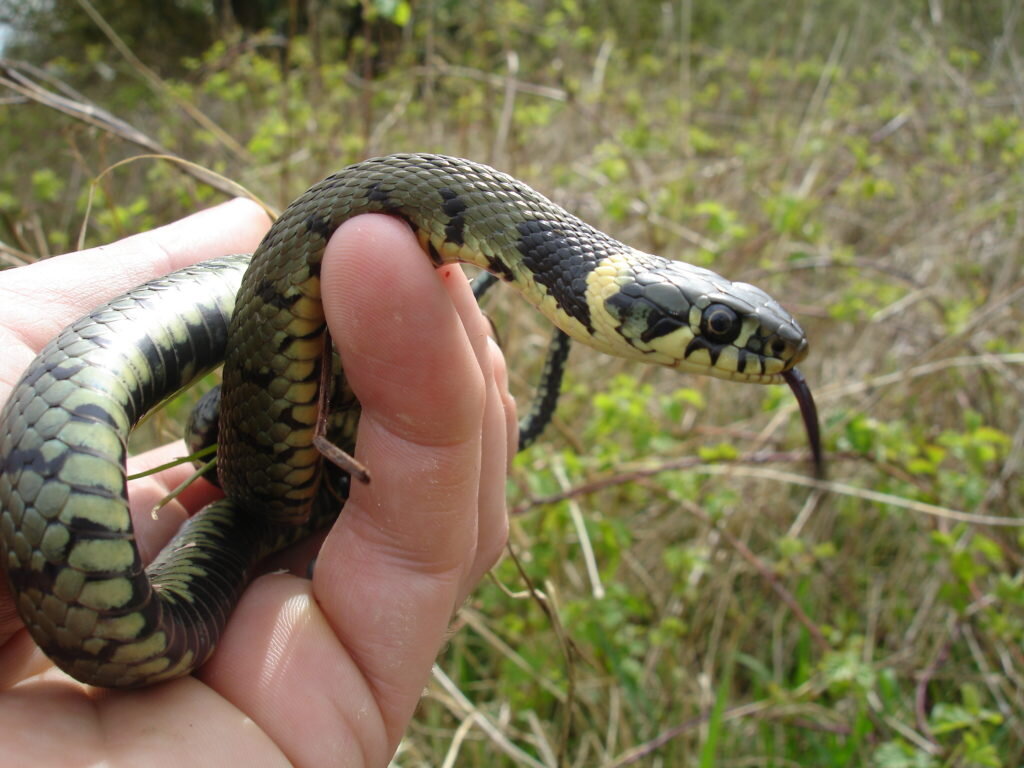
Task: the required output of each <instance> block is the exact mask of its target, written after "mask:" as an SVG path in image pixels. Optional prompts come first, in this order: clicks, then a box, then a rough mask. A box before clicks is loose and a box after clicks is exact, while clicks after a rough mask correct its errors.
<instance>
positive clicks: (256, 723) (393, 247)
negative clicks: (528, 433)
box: [0, 200, 516, 767]
mask: <svg viewBox="0 0 1024 768" xmlns="http://www.w3.org/2000/svg"><path fill="white" fill-rule="evenodd" d="M268 226H269V221H268V219H267V218H266V216H265V214H263V212H262V210H261V209H259V208H258V207H257V206H256V205H254V204H253V203H250V202H248V201H244V200H235V201H232V202H229V203H225V204H224V205H221V206H218V207H216V208H213V209H210V210H207V211H203V212H201V213H198V214H195V215H193V216H190V217H188V218H186V219H183V220H181V221H179V222H176V223H174V224H171V225H168V226H166V227H162V228H160V229H156V230H153V231H151V232H146V233H143V234H140V235H136V236H134V237H130V238H128V239H126V240H122V241H120V242H118V243H114V244H112V245H109V246H104V247H101V248H95V249H92V250H88V251H83V252H80V253H76V254H69V255H65V256H60V257H56V258H54V259H50V260H47V261H43V262H40V263H38V264H33V265H31V266H29V267H22V268H18V269H15V270H10V271H7V272H5V273H3V274H2V275H0V349H3V350H4V354H3V357H2V360H0V401H3V400H6V399H7V397H8V396H9V395H10V392H11V389H12V387H13V385H14V383H15V382H16V381H17V379H18V377H19V376H20V374H21V372H22V371H23V370H24V369H25V367H26V366H27V365H28V364H29V362H30V361H31V360H32V358H33V357H34V356H35V354H36V352H37V351H38V350H39V349H40V348H41V347H42V346H43V345H44V344H45V343H46V342H47V341H49V339H50V338H52V337H53V336H55V335H56V334H57V333H58V332H59V331H60V330H61V328H62V327H63V326H64V325H66V324H68V323H69V322H71V321H72V320H74V319H75V318H77V317H78V316H80V315H82V314H83V313H85V312H87V311H88V310H90V309H91V308H93V307H94V306H96V305H97V304H99V303H101V302H103V301H106V300H107V299H109V298H112V297H113V296H115V295H117V294H119V293H121V292H123V291H125V290H127V289H129V288H131V287H133V286H134V285H137V284H139V283H142V282H144V281H145V280H148V279H150V278H152V277H155V276H158V275H161V274H165V273H167V272H170V271H172V270H174V269H177V268H179V267H182V266H185V265H187V264H191V263H194V262H197V261H201V260H203V259H207V258H212V257H214V256H219V255H223V254H226V253H238V252H248V251H251V250H253V249H254V248H255V247H256V245H257V243H258V242H259V240H260V238H261V237H262V235H263V233H264V232H265V231H266V229H267V227H268ZM321 287H322V294H323V299H324V306H325V310H326V312H327V320H328V324H329V326H330V329H331V334H332V337H333V339H334V342H335V344H336V346H337V347H338V349H339V351H340V353H341V355H342V359H343V361H344V364H345V370H346V372H347V373H348V376H349V379H350V381H351V384H352V388H353V389H354V391H355V392H356V394H357V395H358V397H359V399H360V401H361V402H362V405H363V416H362V420H361V422H360V427H359V435H358V442H357V449H356V457H357V458H358V459H359V460H360V461H362V462H363V463H364V464H365V465H366V466H368V467H370V468H371V471H372V473H373V482H372V483H371V484H369V485H359V484H354V486H353V489H352V494H351V498H350V499H349V501H348V504H347V505H346V506H345V511H344V514H343V515H342V517H341V519H340V520H339V522H338V523H336V524H335V526H334V527H333V529H332V530H331V531H330V532H329V533H328V534H327V535H326V538H325V539H324V540H323V544H322V547H321V549H320V550H319V557H318V560H317V566H316V572H315V576H314V578H313V580H312V581H309V580H306V579H303V578H300V577H298V576H295V575H292V574H290V573H283V572H280V571H278V572H275V573H271V574H267V575H264V576H262V577H260V578H258V579H257V580H256V581H255V582H254V583H253V584H252V585H251V586H250V587H249V588H248V589H247V590H246V592H245V594H244V596H243V598H242V600H241V602H240V604H239V606H238V608H237V609H236V610H235V613H234V614H233V615H232V617H231V620H230V622H229V624H228V627H227V630H226V632H225V634H224V636H223V638H222V639H221V642H220V646H219V648H218V651H217V653H216V654H215V655H214V656H213V658H212V659H211V660H210V662H209V663H207V664H206V665H205V666H204V667H203V668H202V670H200V671H199V672H198V673H197V674H196V675H195V676H191V677H186V678H183V679H180V680H175V681H173V682H170V683H165V684H162V685H159V686H155V687H152V688H147V689H143V690H138V691H107V690H101V689H96V688H90V687H88V686H84V685H82V684H80V683H78V682H76V681H74V680H72V679H70V678H68V677H67V676H66V675H64V674H63V673H62V672H60V671H59V670H57V669H55V668H54V667H53V666H52V665H50V664H49V662H48V660H47V659H46V657H45V656H43V655H42V654H41V653H40V652H39V651H38V650H37V649H36V648H35V646H34V645H33V643H32V641H31V639H30V638H29V637H28V633H27V632H25V631H24V629H23V627H22V626H21V623H20V620H19V619H18V617H17V614H16V613H15V611H14V605H13V602H12V598H11V595H10V593H9V591H8V588H7V585H6V583H5V582H4V580H3V579H0V732H3V733H4V734H5V735H4V737H3V739H0V765H57V764H60V765H93V764H97V763H100V762H101V761H103V762H104V763H105V764H107V765H111V766H117V765H148V766H160V765H164V764H167V765H174V766H180V765H188V764H203V765H206V764H216V765H228V764H231V765H247V766H250V767H252V766H264V765H268V766H269V765H282V766H283V765H298V766H323V765H338V766H384V765H387V763H388V761H389V759H390V758H391V756H392V755H393V754H394V751H395V749H396V748H397V746H398V743H399V740H400V739H401V737H402V734H403V733H404V731H405V729H406V727H407V726H408V724H409V721H410V720H411V718H412V715H413V712H414V710H415V708H416V705H417V702H418V701H419V699H420V697H421V695H422V692H423V688H424V686H425V685H426V684H427V682H428V679H429V677H430V669H431V665H432V664H433V661H434V659H435V657H436V655H437V653H438V651H439V650H440V648H441V647H442V645H443V644H444V642H445V640H446V637H447V632H448V625H449V622H450V620H451V617H452V615H453V613H454V611H455V610H456V609H457V607H458V606H459V605H460V604H461V603H462V602H463V601H464V600H465V599H466V597H467V595H468V594H469V593H470V591H471V590H472V589H473V588H474V586H475V585H476V584H477V582H478V581H479V580H480V579H481V578H482V576H483V575H484V573H486V572H487V570H489V569H490V567H491V566H492V565H493V564H494V563H495V561H496V560H497V559H498V557H499V555H500V554H501V551H502V548H503V546H504V544H505V540H506V537H507V531H508V519H507V514H506V509H505V475H506V472H507V466H508V461H509V459H510V457H511V456H512V455H513V454H514V445H515V440H516V426H515V406H514V404H513V402H512V399H511V397H510V395H509V394H508V388H507V382H506V376H505V363H504V360H503V358H502V356H501V353H500V351H499V350H498V348H497V346H496V345H495V344H494V342H493V341H492V340H491V338H490V337H489V335H488V334H489V328H488V324H487V322H486V320H485V319H484V318H483V316H482V315H481V314H480V311H479V310H478V309H477V306H476V303H475V301H474V300H473V297H472V294H471V292H470V291H469V288H468V284H467V282H466V280H465V278H464V277H463V276H462V273H461V270H459V269H458V268H453V267H446V268H442V269H440V270H437V271H435V270H434V269H433V268H432V267H431V266H430V264H429V262H428V260H427V259H426V258H424V256H423V253H422V251H421V250H420V248H419V246H418V245H417V243H416V240H415V238H414V236H413V235H412V233H411V232H410V231H409V229H408V227H407V226H406V225H405V224H404V223H403V222H401V221H398V220H396V219H393V218H390V217H386V216H380V215H368V216H360V217H358V218H356V219H353V220H351V221H350V222H347V223H346V224H345V225H344V226H342V227H341V228H340V229H339V230H338V232H337V233H336V234H335V236H334V237H333V238H332V239H331V242H330V244H329V245H328V249H327V253H326V256H325V259H324V264H323V271H322V286H321ZM182 453H183V450H182V447H181V446H180V444H174V445H170V446H165V447H163V448H160V449H156V450H155V451H152V452H150V453H148V454H146V455H144V456H140V457H136V459H135V460H133V463H132V464H131V465H130V467H129V471H130V472H134V471H138V470H139V469H141V468H144V467H148V466H155V465H158V464H160V463H162V462H164V461H166V460H168V459H169V458H172V457H176V456H180V455H182ZM187 474H188V470H187V469H180V468H179V469H177V470H170V471H167V472H164V473H162V474H160V475H157V476H154V477H150V478H145V479H143V480H139V481H135V482H133V483H132V487H131V499H132V505H133V510H132V511H133V518H134V523H135V526H136V534H137V537H138V540H139V546H140V549H141V551H142V553H143V557H144V558H145V559H147V560H148V559H150V558H152V556H153V555H154V554H155V553H156V552H157V551H159V549H160V547H162V546H163V544H164V543H165V542H166V541H167V539H168V538H169V537H170V536H171V535H172V534H173V532H174V531H175V530H176V528H177V527H178V525H179V524H180V522H181V520H182V519H183V517H184V516H185V515H186V514H188V513H189V512H194V511H196V510H198V509H199V508H200V507H201V506H202V504H204V503H205V502H206V501H208V500H210V499H211V498H212V497H213V495H214V493H215V491H214V490H212V489H211V487H210V486H207V485H205V484H201V485H200V484H197V485H195V486H193V487H192V488H190V489H189V491H188V492H187V493H186V494H185V495H184V496H183V497H181V498H179V501H178V503H177V504H176V505H172V506H173V508H165V509H164V510H163V511H162V512H161V514H160V518H159V520H157V521H154V520H152V519H151V517H150V515H149V512H148V510H149V509H151V508H152V505H153V504H154V503H155V502H156V500H157V499H159V498H160V497H162V496H163V495H164V494H165V493H166V492H167V490H168V489H169V488H171V487H174V486H175V485H177V483H178V482H180V480H181V479H182V478H183V477H184V476H185V475H187ZM136 512H138V514H136ZM316 544H319V542H315V543H314V549H313V551H314V552H315V546H316ZM309 553H310V547H309V546H307V547H306V551H305V552H304V553H298V554H296V555H295V556H293V557H292V558H291V559H290V560H287V559H286V560H285V561H283V562H285V563H286V564H288V563H293V564H295V565H296V567H297V571H298V572H300V573H301V572H302V570H301V569H302V568H303V567H304V564H305V562H306V561H307V560H308V555H309Z"/></svg>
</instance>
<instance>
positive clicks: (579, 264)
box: [0, 154, 807, 687]
mask: <svg viewBox="0 0 1024 768" xmlns="http://www.w3.org/2000/svg"><path fill="white" fill-rule="evenodd" d="M364 212H384V213H389V214H393V215H395V216H399V217H401V218H403V219H404V220H405V221H407V222H408V223H409V225H410V226H411V227H412V229H413V230H414V232H415V233H416V236H417V237H418V239H419V241H420V243H421V245H422V247H423V250H424V252H425V253H426V255H427V256H428V257H429V258H430V260H431V261H432V262H433V263H434V264H436V265H441V264H445V263H450V262H468V263H471V264H475V265H476V266H479V267H482V268H484V269H486V270H488V271H490V272H491V273H493V274H495V275H497V276H498V277H499V278H500V279H502V280H503V281H505V282H508V283H510V284H513V285H514V286H515V287H517V288H518V289H519V291H520V292H521V293H522V294H523V295H524V296H525V297H526V298H527V299H528V300H529V301H530V302H531V303H532V304H534V305H535V306H536V307H537V308H538V309H539V310H540V311H541V312H542V313H543V314H545V315H546V316H547V317H548V318H549V319H550V320H551V321H552V322H553V323H554V324H555V325H556V326H557V327H558V328H561V329H562V330H563V331H565V332H566V333H567V334H569V336H571V337H572V338H574V339H576V340H578V341H581V342H582V343H584V344H587V345H589V346H591V347H594V348H596V349H598V350H600V351H603V352H607V353H610V354H614V355H619V356H622V357H627V358H633V359H637V360H641V361H644V362H652V363H656V364H660V365H665V366H669V367H672V368H676V369H678V370H680V371H684V372H696V373H704V374H708V375H711V376H716V377H719V378H724V379H730V380H734V381H749V382H757V383H775V382H780V381H782V380H786V381H788V382H789V383H790V385H791V386H793V387H794V390H795V391H796V390H797V387H796V386H795V385H794V381H795V380H796V379H795V378H794V377H796V376H797V374H796V371H795V369H794V368H793V366H794V365H795V364H796V363H797V362H798V361H799V360H801V359H802V358H803V357H805V355H806V353H807V341H806V338H805V336H804V333H803V331H802V330H801V329H800V327H799V325H798V324H797V323H796V321H795V320H794V319H793V318H792V317H791V316H790V315H789V314H788V313H786V312H785V311H784V310H783V309H782V308H781V307H780V306H779V305H778V303H776V302H775V301H774V300H773V299H771V298H770V297H769V296H768V295H767V294H765V293H764V292H763V291H761V290H760V289H758V288H755V287H754V286H750V285H746V284H743V283H733V282H730V281H728V280H726V279H725V278H722V277H721V276H719V275H717V274H715V273H713V272H710V271H708V270H706V269H702V268H699V267H695V266H691V265H688V264H685V263H682V262H678V261H669V260H666V259H663V258H660V257H657V256H652V255H650V254H646V253H642V252H640V251H637V250H635V249H633V248H630V247H628V246H625V245H623V244H621V243H619V242H618V241H616V240H614V239H612V238H611V237H609V236H607V235H605V234H604V233H602V232H599V231H598V230H596V229H594V228H592V227H590V226H589V225H587V224H585V223H584V222H582V221H580V220H579V219H577V218H576V217H574V216H572V215H570V214H569V213H567V212H565V211H564V210H563V209H561V208H560V207H558V206H556V205H554V204H553V203H551V202H550V201H548V200H547V199H546V198H544V197H543V196H542V195H540V194H538V193H537V192H535V191H533V190H532V189H530V188H529V187H528V186H526V185H525V184H523V183H521V182H519V181H517V180H515V179H513V178H511V177H509V176H507V175H505V174H503V173H500V172H498V171H495V170H493V169H491V168H489V167H487V166H484V165H480V164H477V163H473V162H470V161H467V160H462V159H458V158H450V157H443V156H438V155H425V154H413V155H390V156H387V157H382V158H376V159H373V160H367V161H364V162H361V163H357V164H354V165H351V166H349V167H347V168H345V169H343V170H342V171H340V172H338V173H336V174H334V175H333V176H330V177H328V178H326V179H324V180H323V181H321V182H320V183H319V184H316V185H315V186H313V187H312V188H310V189H309V190H308V191H307V192H306V193H304V194H303V195H302V196H301V197H299V198H298V199H297V200H296V201H295V202H294V203H292V204H291V205H290V206H289V207H288V209H287V210H286V211H285V212H284V214H283V215H282V216H281V217H280V218H279V219H278V220H277V222H275V224H274V225H273V227H272V228H271V230H270V232H269V233H268V234H267V236H266V237H265V239H264V240H263V242H262V243H261V244H260V246H259V248H258V249H257V251H256V253H255V254H254V255H253V257H252V262H251V264H249V265H248V266H246V264H247V257H226V258H223V259H218V260H215V261H212V262H207V263H205V264H202V265H198V266H196V267H191V268H187V269H184V270H181V271H179V272H176V273H174V274H172V275H170V276H168V277H165V278H161V279H159V280H155V281H152V282H150V283H148V284H146V285H145V286H142V287H140V288H138V289H135V290H134V291H131V292H129V293H127V294H125V295H124V296H122V297H120V298H118V299H115V300H114V301H112V302H110V303H108V304H106V305H104V306H103V307H101V308H99V309H97V310H96V311H94V312H92V313H91V314H90V315H88V316H87V317H85V318H83V319H82V320H80V321H78V322H77V323H75V324H74V325H72V326H70V327H69V328H67V329H66V330H65V331H64V332H63V333H62V334H61V335H60V336H59V337H58V338H57V339H55V340H54V341H53V342H51V343H50V344H49V345H48V346H47V347H46V348H44V349H43V350H42V352H41V353H40V354H39V356H38V358H37V359H36V360H35V361H34V363H33V364H32V365H31V366H30V367H29V369H28V370H27V371H26V372H25V374H24V376H23V377H22V379H21V381H20V382H19V384H18V385H17V386H16V388H15V390H14V392H13V394H12V396H11V398H10V400H9V401H8V402H7V404H6V405H5V407H4V409H3V411H2V413H0V562H2V565H3V568H4V571H5V572H6V575H7V578H8V580H9V583H10V585H11V588H12V592H13V594H14V595H15V599H16V602H17V607H18V610H19V612H20V615H21V617H22V619H23V620H24V623H25V625H26V627H27V628H28V630H29V632H30V633H31V634H32V636H33V638H34V639H35V641H36V642H37V643H38V644H39V646H40V647H41V648H42V649H43V650H44V651H45V652H46V653H47V654H48V655H49V656H50V657H51V658H52V659H53V661H54V662H55V663H56V664H57V665H58V666H60V667H61V668H62V669H64V670H65V671H67V672H68V673H70V674H71V675H73V676H74V677H76V678H77V679H79V680H81V681H83V682H87V683H91V684H94V685H101V686H109V687H132V686H140V685H147V684H151V683H155V682H158V681H161V680H167V679H171V678H174V677H178V676H180V675H184V674H187V673H189V672H190V671H191V670H193V669H195V668H196V667H198V666H199V665H201V664H202V663H203V662H204V661H205V660H206V659H207V658H208V657H209V656H210V654H211V653H212V652H213V650H214V648H215V646H216V642H217V639H218V636H219V634H220V632H221V630H222V629H223V627H224V625H225V623H226V621H227V618H228V615H229V614H230V611H231V610H232V608H233V606H234V604H235V602H236V601H237V599H238V597H239V595H240V593H241V591H242V590H243V589H244V587H245V585H246V583H247V581H248V579H249V577H250V574H251V573H252V571H253V569H254V566H255V565H256V564H257V563H258V561H259V560H260V559H262V558H263V557H265V556H266V555H267V554H268V553H270V552H272V551H274V550H275V549H278V548H280V547H282V546H285V545H287V544H288V543H290V542H292V541H294V540H295V539H296V538H297V537H299V536H302V535H304V534H305V533H306V532H308V530H309V529H310V528H312V527H317V526H322V525H324V524H326V522H327V521H328V520H330V519H332V518H333V517H334V516H335V515H336V514H337V511H338V508H339V507H340V502H339V500H338V498H337V496H338V492H337V491H336V490H333V488H334V487H333V485H332V484H331V483H329V482H326V481H325V480H324V479H323V478H324V472H323V469H322V465H323V464H324V462H323V459H322V457H321V456H320V453H319V452H318V451H317V449H316V448H315V447H314V446H313V435H314V432H315V429H316V422H317V415H318V412H319V402H320V393H319V389H320V382H321V379H322V375H321V366H322V365H324V362H323V361H324V360H325V359H330V358H329V357H327V355H325V343H324V338H325V334H324V329H325V323H324V313H323V307H322V304H321V301H320V292H319V272H320V263H321V259H322V257H323V253H324V248H325V245H326V243H327V240H328V239H329V238H330V236H331V235H332V233H333V232H334V231H335V230H336V229H337V227H338V226H339V225H340V224H341V223H342V222H343V221H345V220H346V219H348V218H351V217H352V216H355V215H357V214H360V213H364ZM221 359H223V360H224V373H223V395H222V402H221V408H220V424H219V447H218V475H219V479H220V484H221V486H222V487H223V489H224V491H225V496H226V498H225V500H224V501H221V502H217V503H215V504H213V505H211V506H209V507H207V508H206V509H205V510H203V511H202V512H201V513H199V514H197V515H196V516H195V517H193V518H192V519H191V520H190V521H189V522H188V523H186V524H185V526H183V528H182V530H181V531H180V532H179V533H178V534H177V536H176V537H175V538H174V540H173V541H172V542H171V543H170V544H169V545H168V546H167V547H166V548H165V549H164V550H163V552H161V553H160V555H159V556H158V557H157V559H156V561H155V562H154V563H152V564H151V565H150V566H148V567H144V565H143V563H142V561H141V559H140V556H139V552H138V549H137V547H136V545H135V541H134V535H133V532H132V524H131V518H130V516H129V513H128V503H127V491H126V479H125V470H124V460H125V454H126V447H125V446H126V441H127V435H128V433H129V431H130V429H131V428H132V426H133V425H134V424H135V423H136V422H137V421H138V419H140V418H141V417H142V416H144V415H145V413H146V412H147V411H148V410H150V409H151V408H152V407H154V406H155V405H156V404H158V403H160V402H161V401H163V400H164V399H166V398H167V397H169V396H170V395H172V394H173V393H174V392H176V391H178V390H179V389H181V388H182V387H184V386H186V385H187V384H188V383H189V382H191V381H192V380H193V379H195V378H196V377H197V376H198V375H200V374H201V373H203V372H204V371H206V370H209V369H210V368H211V367H213V366H215V365H216V364H217V363H218V362H219V361H220V360H221ZM800 381H801V382H802V379H800ZM351 430H352V427H351V420H349V426H347V427H344V428H340V427H337V426H336V427H335V429H334V431H333V433H332V435H331V437H332V439H333V440H334V441H335V442H339V443H342V444H344V443H345V442H346V441H350V440H351V439H352V434H351Z"/></svg>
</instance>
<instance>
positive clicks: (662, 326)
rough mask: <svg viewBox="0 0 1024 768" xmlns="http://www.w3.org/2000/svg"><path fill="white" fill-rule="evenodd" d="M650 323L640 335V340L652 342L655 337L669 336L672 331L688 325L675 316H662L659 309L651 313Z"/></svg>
mask: <svg viewBox="0 0 1024 768" xmlns="http://www.w3.org/2000/svg"><path fill="white" fill-rule="evenodd" d="M648 323H649V324H648V326H647V330H646V331H644V332H643V333H642V334H641V335H640V340H641V341H643V342H650V341H652V340H653V339H658V338H661V337H662V336H667V335H668V334H670V333H672V331H677V330H679V329H680V328H682V327H684V326H685V325H686V323H683V322H682V321H680V320H677V319H676V318H674V317H662V316H660V315H659V314H657V310H655V311H654V312H653V313H652V314H651V317H650V319H649V320H648Z"/></svg>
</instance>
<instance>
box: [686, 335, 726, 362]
mask: <svg viewBox="0 0 1024 768" xmlns="http://www.w3.org/2000/svg"><path fill="white" fill-rule="evenodd" d="M698 349H706V350H707V351H708V356H709V357H710V358H711V364H712V365H717V364H718V356H719V355H721V354H722V347H721V346H720V345H718V344H712V343H711V342H710V341H708V340H707V339H705V338H704V337H703V336H694V337H693V338H692V339H691V340H690V343H689V344H687V345H686V351H685V352H684V353H683V356H684V357H689V356H690V355H692V354H693V353H694V352H696V351H697V350H698Z"/></svg>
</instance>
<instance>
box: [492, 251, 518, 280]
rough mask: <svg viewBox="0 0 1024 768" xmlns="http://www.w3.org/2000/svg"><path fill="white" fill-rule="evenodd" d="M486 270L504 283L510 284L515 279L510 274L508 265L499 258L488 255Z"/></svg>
mask: <svg viewBox="0 0 1024 768" xmlns="http://www.w3.org/2000/svg"><path fill="white" fill-rule="evenodd" d="M487 269H488V271H490V272H492V273H493V274H495V275H497V276H498V277H500V278H501V279H502V280H504V281H505V282H506V283H511V282H512V281H513V280H515V279H516V276H515V275H514V274H512V270H511V269H510V268H509V266H508V264H506V263H505V262H504V261H502V260H501V257H500V256H497V255H493V256H492V255H488V256H487Z"/></svg>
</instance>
